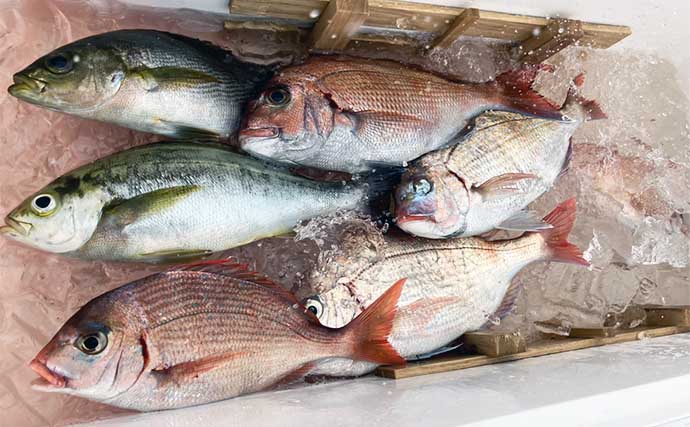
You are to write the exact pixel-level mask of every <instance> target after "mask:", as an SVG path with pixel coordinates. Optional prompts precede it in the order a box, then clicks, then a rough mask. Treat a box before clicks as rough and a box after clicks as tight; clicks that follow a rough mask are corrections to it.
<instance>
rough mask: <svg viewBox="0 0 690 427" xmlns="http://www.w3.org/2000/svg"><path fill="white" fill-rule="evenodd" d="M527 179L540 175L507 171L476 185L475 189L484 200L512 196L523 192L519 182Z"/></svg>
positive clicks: (536, 177)
mask: <svg viewBox="0 0 690 427" xmlns="http://www.w3.org/2000/svg"><path fill="white" fill-rule="evenodd" d="M526 179H539V177H538V176H536V175H535V174H532V173H506V174H503V175H498V176H495V177H493V178H491V179H489V180H488V181H486V182H484V183H482V184H481V185H479V186H477V187H475V190H476V191H477V192H478V193H479V194H480V195H481V196H482V199H484V200H492V199H500V198H502V197H510V196H514V195H515V194H519V193H522V190H521V189H520V187H518V185H517V184H518V183H519V182H520V181H523V180H526Z"/></svg>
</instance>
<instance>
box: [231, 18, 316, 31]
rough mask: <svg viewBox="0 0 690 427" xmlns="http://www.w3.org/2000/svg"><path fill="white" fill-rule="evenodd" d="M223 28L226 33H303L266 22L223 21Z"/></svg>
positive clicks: (298, 29)
mask: <svg viewBox="0 0 690 427" xmlns="http://www.w3.org/2000/svg"><path fill="white" fill-rule="evenodd" d="M223 27H224V28H225V29H226V30H228V31H233V30H258V31H275V32H284V33H291V32H297V33H299V32H300V31H304V30H303V29H301V28H299V27H298V26H296V25H289V24H276V23H273V22H267V21H230V20H228V21H225V22H224V23H223Z"/></svg>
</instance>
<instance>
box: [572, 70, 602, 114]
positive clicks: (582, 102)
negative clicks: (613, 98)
mask: <svg viewBox="0 0 690 427" xmlns="http://www.w3.org/2000/svg"><path fill="white" fill-rule="evenodd" d="M584 83H585V75H584V73H582V74H578V75H577V76H576V77H575V78H574V79H573V81H572V82H571V84H570V88H569V89H568V96H567V98H566V99H565V103H564V105H563V107H564V110H565V111H566V114H567V111H568V110H569V109H570V108H572V106H573V105H578V106H580V108H581V109H582V111H583V112H584V113H580V114H584V120H585V121H589V120H602V119H606V118H608V116H607V115H606V113H605V112H604V110H602V109H601V106H600V105H599V103H598V102H597V101H594V100H591V99H586V98H585V97H583V96H582V95H581V94H580V88H582V85H584Z"/></svg>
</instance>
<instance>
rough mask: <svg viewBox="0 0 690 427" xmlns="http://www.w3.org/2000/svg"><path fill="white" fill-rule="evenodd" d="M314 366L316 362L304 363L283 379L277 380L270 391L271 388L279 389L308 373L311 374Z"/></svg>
mask: <svg viewBox="0 0 690 427" xmlns="http://www.w3.org/2000/svg"><path fill="white" fill-rule="evenodd" d="M315 366H316V362H308V363H305V364H304V365H302V366H300V367H299V368H297V369H295V370H294V371H291V372H289V373H288V374H287V375H285V376H284V377H283V378H281V379H279V380H278V381H276V383H275V384H273V385H272V386H271V387H269V388H271V389H273V388H280V387H283V386H286V385H289V384H291V383H293V382H295V381H297V380H300V379H302V378H304V377H305V376H306V375H307V374H309V372H311V370H312V369H314V367H315Z"/></svg>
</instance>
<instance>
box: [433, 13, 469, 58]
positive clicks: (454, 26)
mask: <svg viewBox="0 0 690 427" xmlns="http://www.w3.org/2000/svg"><path fill="white" fill-rule="evenodd" d="M477 20H479V9H465V10H464V11H463V12H462V13H461V14H460V15H458V17H457V18H455V20H454V21H453V22H452V23H451V24H450V26H449V27H448V29H447V30H446V31H445V32H444V33H443V34H441V35H440V36H438V37H437V38H436V40H434V42H433V43H432V44H431V48H432V49H443V48H447V47H448V46H450V45H452V44H453V42H454V41H455V40H457V39H458V37H460V36H461V35H463V34H465V32H466V31H467V30H468V29H469V28H470V27H471V26H472V25H474V24H475V23H476V22H477Z"/></svg>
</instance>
